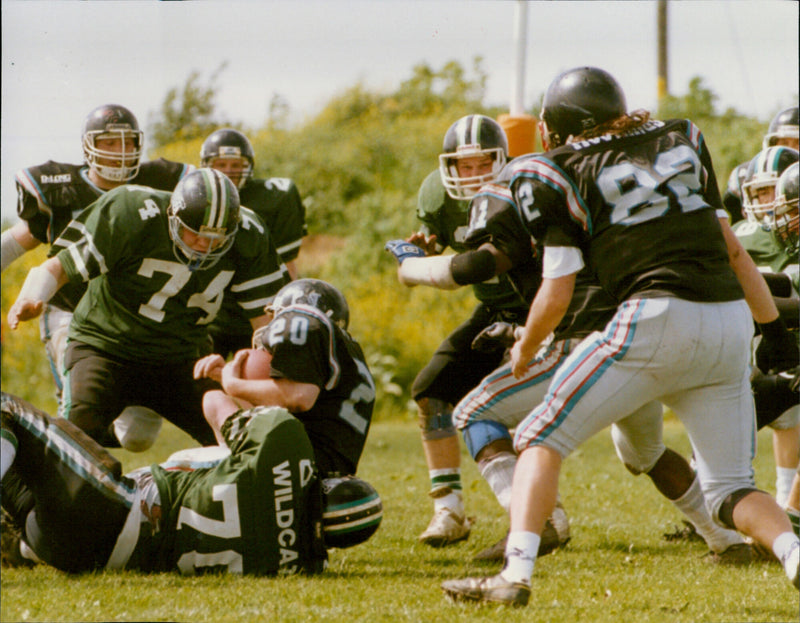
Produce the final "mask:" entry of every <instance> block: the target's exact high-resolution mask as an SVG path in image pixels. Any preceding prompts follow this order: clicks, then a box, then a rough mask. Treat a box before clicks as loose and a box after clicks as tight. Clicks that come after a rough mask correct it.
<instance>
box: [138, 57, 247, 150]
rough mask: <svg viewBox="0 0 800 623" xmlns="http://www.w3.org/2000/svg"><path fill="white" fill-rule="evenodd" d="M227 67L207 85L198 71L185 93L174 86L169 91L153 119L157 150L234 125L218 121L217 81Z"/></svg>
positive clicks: (150, 131)
mask: <svg viewBox="0 0 800 623" xmlns="http://www.w3.org/2000/svg"><path fill="white" fill-rule="evenodd" d="M227 65H228V63H227V61H225V62H223V63H222V64H221V65H220V66H219V67H218V68H217V69H216V70H214V71H213V72H212V73H211V76H210V77H209V79H208V82H207V83H203V82H201V79H200V72H199V71H197V70H195V71H192V73H190V74H189V77H188V78H187V79H186V83H185V84H184V85H183V89H182V90H180V89H178V88H177V87H173V88H171V89H170V90H169V91H167V95H166V97H164V102H163V103H162V104H161V111H160V113H159V114H158V115H156V116H155V117H154V116H153V115H151V116H150V119H149V129H148V138H149V139H150V140H151V141H152V142H153V143H154V145H155V147H162V146H164V145H168V144H170V143H173V142H176V141H188V140H192V139H196V138H205V137H206V136H207V135H208V134H210V133H211V132H213V131H214V130H216V129H217V128H218V127H220V126H222V125H231V124H229V123H225V122H224V121H221V120H217V119H216V117H217V111H216V102H215V100H216V97H217V93H218V92H219V87H218V86H217V79H218V78H219V76H220V74H221V73H222V72H223V71H224V69H225V68H226V67H227Z"/></svg>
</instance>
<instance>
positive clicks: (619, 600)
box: [0, 418, 798, 623]
mask: <svg viewBox="0 0 800 623" xmlns="http://www.w3.org/2000/svg"><path fill="white" fill-rule="evenodd" d="M665 437H666V440H667V443H668V444H669V445H671V446H672V447H674V448H675V449H677V450H678V451H680V452H682V453H684V454H686V453H687V452H688V444H687V441H686V439H685V436H684V435H683V433H682V428H681V427H680V425H679V424H678V423H677V422H675V421H674V420H672V419H670V418H668V419H667V424H666V433H665ZM186 445H191V444H190V442H189V438H188V437H186V436H185V435H184V434H183V433H181V432H180V431H177V430H176V429H174V428H171V427H170V428H165V430H164V431H162V434H161V437H160V438H159V441H158V443H157V444H156V445H155V446H154V448H153V449H151V450H150V451H149V452H148V453H146V454H145V455H130V454H126V453H123V462H124V464H125V466H126V469H128V468H130V469H132V468H134V467H137V466H139V465H142V464H146V463H149V462H151V461H158V460H162V459H164V458H166V456H167V455H168V454H169V453H170V452H171V451H173V450H175V449H178V448H180V447H185V446H186ZM759 449H760V451H759V456H758V458H757V462H756V468H757V471H756V474H757V475H756V478H757V481H758V483H759V484H760V485H761V486H762V487H764V488H766V489H769V490H772V483H773V481H774V469H773V461H772V452H771V443H770V436H769V433H768V432H762V433H761V434H760V436H759ZM463 471H464V485H465V490H466V501H467V506H468V511H469V513H470V514H471V515H475V516H476V518H477V522H476V524H475V527H474V528H473V533H472V535H471V537H470V539H469V540H468V541H466V542H462V543H460V544H458V545H455V546H451V547H449V548H445V549H439V550H434V549H431V548H428V547H424V546H421V545H419V544H418V543H417V542H416V537H417V535H418V534H419V533H420V532H421V531H422V530H423V529H424V528H425V525H426V524H427V521H428V519H429V518H430V513H431V509H432V504H431V502H430V500H429V499H428V497H427V495H426V493H427V490H428V481H427V471H426V468H425V464H424V460H423V457H422V451H421V447H420V442H419V436H418V432H417V430H416V426H415V424H414V423H413V422H411V421H407V422H406V421H385V422H378V423H376V424H375V425H374V426H373V429H372V431H371V433H370V438H369V442H368V446H367V448H366V450H365V452H364V456H363V459H362V463H361V466H360V469H359V472H360V474H361V475H362V476H363V477H364V478H366V479H367V480H369V481H370V482H372V483H373V484H374V485H375V486H376V488H377V489H378V491H379V492H380V493H381V496H382V498H383V503H384V510H385V518H384V521H383V524H382V525H381V528H380V530H379V531H378V533H377V534H376V535H375V536H374V537H373V538H372V539H371V540H370V541H368V542H367V543H366V544H364V545H362V546H359V547H355V548H352V549H350V550H339V551H333V552H331V565H330V569H329V570H328V572H327V573H325V574H324V575H323V576H321V577H315V578H307V577H306V578H304V577H290V578H275V579H272V578H269V579H254V578H241V577H226V576H205V577H197V578H183V577H180V576H178V575H175V574H163V575H156V576H145V575H138V574H133V573H125V572H118V573H98V574H90V575H84V576H78V577H70V576H67V575H65V574H62V573H60V572H58V571H55V570H53V569H50V568H46V567H39V568H36V569H33V570H17V569H10V570H3V573H2V601H0V619H2V621H4V622H8V621H186V622H190V621H191V622H194V621H207V622H227V621H230V622H241V621H253V622H255V621H279V622H284V621H285V622H295V621H297V622H299V621H332V622H341V623H354V622H356V621H386V622H390V621H391V622H394V621H409V622H423V621H431V622H436V623H444V622H449V621H484V620H486V621H488V620H492V621H497V620H502V621H503V622H504V623H512V622H515V621H537V622H539V621H542V622H544V621H558V622H562V623H563V622H572V621H575V622H578V621H581V622H583V621H603V622H609V623H611V622H614V623H617V622H621V621H622V622H628V621H630V622H636V623H640V622H647V621H659V622H660V621H686V622H699V621H720V622H722V621H731V622H733V621H758V622H761V621H797V620H798V594H797V591H795V590H794V589H793V588H792V587H791V586H790V585H789V583H788V582H787V581H786V578H785V577H784V575H783V571H782V569H781V568H780V567H779V566H778V565H777V564H770V563H757V564H754V565H752V566H750V567H747V568H720V567H716V566H713V565H710V564H708V563H706V562H705V561H704V560H703V555H704V554H705V552H706V549H705V547H704V546H702V545H701V544H699V543H696V542H692V543H683V542H680V543H675V542H667V541H665V540H664V539H663V538H662V534H663V533H664V532H667V531H669V530H671V529H672V528H673V527H674V526H675V525H677V524H678V523H679V515H678V513H677V511H676V510H675V509H674V508H673V507H672V506H671V505H670V504H669V503H667V502H665V501H663V500H662V499H661V498H660V497H659V495H658V494H657V493H656V491H655V489H654V488H653V486H652V485H651V484H650V483H649V481H648V480H647V479H646V477H644V476H641V477H639V478H633V477H632V476H630V475H629V474H628V473H627V472H626V471H625V469H624V468H623V467H622V466H621V465H620V463H619V462H618V461H617V459H616V457H615V455H614V452H613V448H612V446H611V442H610V438H609V435H608V433H607V432H604V433H601V434H600V435H598V436H596V437H595V438H594V439H592V440H591V441H590V442H589V443H587V444H586V445H585V446H583V447H582V448H581V449H579V451H578V452H576V453H575V454H574V455H573V456H572V457H570V458H569V459H568V460H567V461H566V463H565V464H564V470H563V473H562V481H561V489H562V499H563V502H564V505H565V507H566V509H567V512H568V513H569V515H570V520H571V531H572V541H571V542H570V543H569V545H568V546H567V548H566V549H564V550H562V551H559V552H556V553H554V554H552V555H549V556H546V557H543V558H542V559H541V560H539V561H538V562H537V565H536V569H535V571H534V578H533V581H534V592H533V595H532V597H531V602H530V603H529V605H528V607H527V608H524V609H519V610H516V609H511V608H508V607H504V606H477V605H474V604H454V603H452V602H450V601H448V600H447V599H446V598H445V597H444V596H443V593H442V592H441V590H440V588H439V584H440V583H441V582H442V580H444V579H447V578H453V577H460V576H463V575H465V574H483V573H494V572H495V571H496V570H497V569H498V566H497V565H486V564H478V563H474V562H471V558H472V556H473V555H474V554H475V553H477V552H478V551H480V550H481V549H483V548H484V547H486V546H488V545H490V544H492V543H494V542H495V541H496V540H497V539H498V538H500V537H501V536H502V534H503V533H504V531H505V529H506V522H505V520H504V519H503V518H502V513H501V511H500V509H499V507H498V506H497V504H496V502H495V501H494V498H493V497H492V495H491V492H490V491H489V489H488V487H487V486H486V484H485V483H484V482H483V480H482V479H481V478H480V476H479V474H478V472H477V470H476V468H475V466H474V464H473V463H472V461H471V459H469V457H468V456H467V455H466V454H465V455H464V470H463Z"/></svg>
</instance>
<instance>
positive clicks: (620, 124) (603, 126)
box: [570, 108, 650, 143]
mask: <svg viewBox="0 0 800 623" xmlns="http://www.w3.org/2000/svg"><path fill="white" fill-rule="evenodd" d="M649 119H650V112H649V111H647V110H644V109H641V108H640V109H638V110H634V111H633V112H630V113H627V114H624V115H620V116H619V117H615V118H614V119H610V120H608V121H605V122H604V123H600V124H598V125H596V126H594V127H593V128H589V129H588V130H586V131H585V132H583V133H581V134H580V135H578V136H574V137H572V141H570V142H573V143H577V142H579V141H585V140H587V139H590V138H597V137H598V136H603V135H604V134H615V135H619V134H626V133H627V132H632V131H633V130H635V129H636V128H640V127H641V126H643V125H644V124H645V123H647V122H648V121H649Z"/></svg>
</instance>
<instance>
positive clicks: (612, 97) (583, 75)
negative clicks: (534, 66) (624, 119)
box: [541, 67, 627, 148]
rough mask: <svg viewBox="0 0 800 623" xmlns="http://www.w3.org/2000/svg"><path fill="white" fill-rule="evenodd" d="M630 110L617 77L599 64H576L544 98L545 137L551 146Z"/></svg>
mask: <svg viewBox="0 0 800 623" xmlns="http://www.w3.org/2000/svg"><path fill="white" fill-rule="evenodd" d="M626 113H627V103H626V101H625V93H624V92H623V91H622V87H620V86H619V84H618V83H617V81H616V80H615V79H614V77H613V76H612V75H611V74H609V73H608V72H607V71H604V70H602V69H598V68H597V67H576V68H574V69H569V70H567V71H565V72H563V73H561V74H559V75H558V76H556V78H555V79H554V80H553V81H552V82H551V83H550V86H549V87H547V91H546V92H545V94H544V99H543V100H542V113H541V115H542V121H543V124H542V125H543V135H542V138H543V139H544V140H545V141H547V143H548V145H549V147H550V148H555V147H559V146H560V145H563V144H564V143H565V142H566V141H567V139H568V138H569V137H570V136H579V135H580V134H583V133H584V132H586V131H587V130H590V129H591V128H594V127H595V126H598V125H600V124H601V123H605V122H606V121H609V120H611V119H616V118H617V117H621V116H622V115H624V114H626Z"/></svg>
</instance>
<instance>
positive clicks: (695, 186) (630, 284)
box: [509, 120, 742, 301]
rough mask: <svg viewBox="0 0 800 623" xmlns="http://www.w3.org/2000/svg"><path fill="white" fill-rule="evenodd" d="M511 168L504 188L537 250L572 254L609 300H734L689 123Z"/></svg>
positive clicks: (737, 293)
mask: <svg viewBox="0 0 800 623" xmlns="http://www.w3.org/2000/svg"><path fill="white" fill-rule="evenodd" d="M511 166H512V168H511V170H510V171H509V178H510V180H511V181H510V188H511V190H512V193H513V196H514V200H515V204H516V205H517V208H518V209H519V211H520V216H521V217H522V220H523V222H524V223H525V225H526V227H527V228H528V231H529V232H530V233H531V235H532V236H533V237H534V238H535V239H536V240H537V241H538V242H539V243H541V244H543V245H544V246H545V247H547V246H561V247H577V248H580V249H581V251H582V252H583V256H584V260H585V261H586V263H587V265H588V266H589V268H590V270H591V271H592V272H593V273H594V274H595V275H596V276H597V278H598V280H599V282H600V285H602V287H603V288H604V289H605V290H606V291H607V292H608V293H609V294H611V295H612V296H613V297H615V298H616V299H617V300H618V301H623V300H626V299H628V298H632V297H636V296H646V297H654V296H675V297H678V298H682V299H686V300H691V301H729V300H736V299H739V298H742V291H741V288H740V287H739V285H738V282H737V280H736V276H735V275H734V273H733V271H732V270H731V268H730V265H729V263H728V253H727V247H726V245H725V241H724V239H723V237H722V233H721V229H720V225H719V217H718V211H722V210H723V208H722V200H721V198H720V195H719V189H718V188H717V180H716V177H715V175H714V169H713V166H712V163H711V157H710V156H709V153H708V150H707V149H706V146H705V142H704V140H703V136H702V134H701V132H700V130H699V129H698V128H697V126H695V125H694V124H693V123H692V122H691V121H688V120H670V121H666V122H665V121H658V120H651V121H648V122H646V123H645V124H644V125H642V126H640V127H639V128H636V129H635V130H632V131H631V132H629V133H627V134H623V135H618V136H611V135H604V136H600V137H597V138H593V139H590V140H585V141H581V142H577V143H571V144H569V145H564V146H562V147H559V148H558V149H555V150H552V151H549V152H547V153H545V154H543V155H541V156H533V157H531V158H528V159H524V160H520V161H518V162H515V163H514V164H512V165H511Z"/></svg>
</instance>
